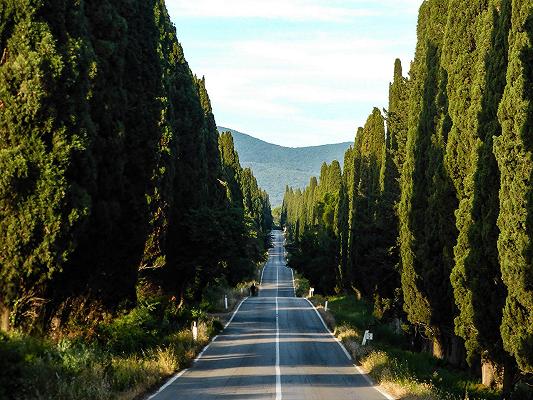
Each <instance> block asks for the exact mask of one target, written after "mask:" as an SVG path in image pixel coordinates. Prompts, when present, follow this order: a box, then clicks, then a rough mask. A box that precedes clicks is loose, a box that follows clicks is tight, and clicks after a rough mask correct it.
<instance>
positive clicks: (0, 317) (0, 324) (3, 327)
mask: <svg viewBox="0 0 533 400" xmlns="http://www.w3.org/2000/svg"><path fill="white" fill-rule="evenodd" d="M9 314H10V311H9V308H7V307H6V306H4V304H2V303H0V331H4V332H7V331H9V328H10V326H9Z"/></svg>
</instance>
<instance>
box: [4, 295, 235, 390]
mask: <svg viewBox="0 0 533 400" xmlns="http://www.w3.org/2000/svg"><path fill="white" fill-rule="evenodd" d="M212 292H213V293H215V294H214V295H213V296H215V297H217V298H218V297H220V296H219V294H220V293H226V294H227V295H228V299H229V305H228V306H229V310H231V309H232V308H233V307H234V306H235V305H236V304H237V303H238V301H239V300H240V298H241V297H240V288H237V289H231V290H230V289H229V288H228V287H220V288H213V290H212ZM206 295H207V296H209V293H207V294H206ZM205 297H206V296H204V298H205ZM222 304H223V296H222ZM208 306H209V307H208ZM229 310H228V311H229ZM216 311H224V310H220V304H219V303H215V304H210V303H209V304H202V305H200V307H199V308H197V309H194V308H192V309H191V308H185V307H180V306H178V304H177V302H176V300H175V299H173V298H170V299H168V298H164V297H151V298H148V299H144V300H143V301H140V302H139V305H138V306H137V307H135V308H134V309H133V310H130V311H128V312H124V313H123V314H122V315H120V316H118V317H116V318H114V319H112V320H109V321H107V322H102V323H100V324H98V325H97V326H96V328H95V329H91V332H90V334H89V333H88V332H87V331H86V330H85V331H84V330H83V329H80V330H79V331H78V332H73V331H70V332H69V333H68V335H65V336H64V337H62V338H61V339H55V340H52V339H51V338H47V337H33V336H30V335H25V334H22V333H18V332H10V333H9V334H6V333H1V332H0V399H1V400H4V399H9V400H11V399H13V400H29V399H31V400H41V399H42V400H45V399H46V400H48V399H55V400H74V399H76V400H104V399H118V400H130V399H141V398H143V396H144V395H146V394H147V393H149V392H151V391H153V390H155V389H156V388H157V387H158V386H159V385H161V384H162V383H163V382H164V380H165V379H166V378H168V377H170V376H171V375H172V374H174V373H175V372H176V371H178V370H180V369H183V368H187V367H188V366H190V365H191V363H192V361H193V360H194V358H195V357H196V355H197V354H198V353H199V351H200V350H201V349H202V348H203V347H204V346H205V345H206V344H207V343H208V342H209V341H210V340H211V338H212V337H213V336H214V335H216V334H217V333H218V332H219V331H220V330H221V329H222V323H221V322H220V320H219V319H218V318H217V317H216V316H214V315H213V314H212V313H211V312H216ZM220 316H221V317H223V316H224V313H220ZM193 320H194V321H198V338H197V340H196V341H195V340H193V336H192V330H191V323H192V321H193Z"/></svg>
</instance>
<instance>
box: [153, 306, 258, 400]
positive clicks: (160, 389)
mask: <svg viewBox="0 0 533 400" xmlns="http://www.w3.org/2000/svg"><path fill="white" fill-rule="evenodd" d="M246 300H248V297H245V298H244V299H242V300H241V302H240V303H239V305H238V306H237V308H236V309H235V311H233V314H232V315H231V318H230V320H229V321H228V322H227V323H226V325H224V329H226V328H227V327H228V325H229V324H230V323H231V321H233V318H235V314H237V311H239V309H240V308H241V306H242V303H244V302H245V301H246ZM218 336H219V335H215V337H213V339H211V341H210V342H209V343H208V344H207V345H206V346H205V347H204V348H203V349H202V351H201V352H200V353H199V354H198V355H197V356H196V358H195V359H194V360H193V364H194V363H196V362H197V361H198V360H199V359H200V358H201V357H202V355H203V354H204V352H205V351H206V350H207V349H208V348H209V346H211V344H212V343H213V342H214V341H215V340H217V338H218ZM188 370H189V368H185V369H182V370H181V371H179V372H178V373H176V375H174V376H173V377H171V378H170V379H169V380H168V381H167V382H166V383H165V384H164V385H163V386H161V387H160V388H159V389H158V390H157V392H155V393H154V394H152V395H150V396H149V397H147V398H146V400H150V399H152V398H154V397H155V396H157V395H158V394H159V393H161V392H162V391H163V390H165V389H166V388H167V387H169V386H170V385H172V383H174V381H176V379H178V378H179V377H181V376H182V375H183V374H184V373H185V372H187V371H188Z"/></svg>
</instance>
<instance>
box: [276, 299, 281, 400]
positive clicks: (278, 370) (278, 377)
mask: <svg viewBox="0 0 533 400" xmlns="http://www.w3.org/2000/svg"><path fill="white" fill-rule="evenodd" d="M281 399H282V396H281V368H280V367H279V313H278V298H277V297H276V400H281Z"/></svg>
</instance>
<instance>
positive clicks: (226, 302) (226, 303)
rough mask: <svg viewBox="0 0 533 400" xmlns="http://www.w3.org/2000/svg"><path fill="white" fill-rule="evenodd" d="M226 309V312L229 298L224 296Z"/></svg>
mask: <svg viewBox="0 0 533 400" xmlns="http://www.w3.org/2000/svg"><path fill="white" fill-rule="evenodd" d="M224 307H225V308H226V310H227V309H228V296H227V295H224Z"/></svg>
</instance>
